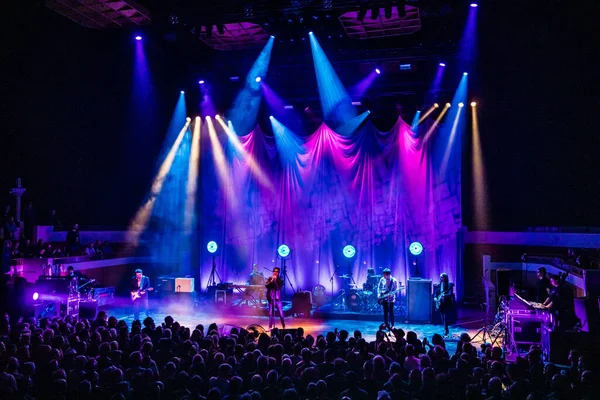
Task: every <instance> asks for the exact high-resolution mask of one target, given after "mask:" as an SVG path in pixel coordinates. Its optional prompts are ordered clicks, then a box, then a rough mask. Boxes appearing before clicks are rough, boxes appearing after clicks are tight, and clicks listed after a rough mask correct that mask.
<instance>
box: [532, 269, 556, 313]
mask: <svg viewBox="0 0 600 400" xmlns="http://www.w3.org/2000/svg"><path fill="white" fill-rule="evenodd" d="M537 278H538V281H537V285H536V290H535V302H536V303H541V304H543V303H545V302H546V300H547V299H548V297H549V295H550V292H551V291H552V289H553V288H552V285H551V284H550V279H548V277H547V273H546V268H544V267H539V268H538V269H537Z"/></svg>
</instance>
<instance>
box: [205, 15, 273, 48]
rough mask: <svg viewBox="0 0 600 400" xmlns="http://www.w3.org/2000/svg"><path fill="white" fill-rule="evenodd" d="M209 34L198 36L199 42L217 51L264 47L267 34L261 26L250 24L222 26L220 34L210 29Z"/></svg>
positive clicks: (238, 23) (240, 23)
mask: <svg viewBox="0 0 600 400" xmlns="http://www.w3.org/2000/svg"><path fill="white" fill-rule="evenodd" d="M210 29H211V31H210V34H209V33H208V32H207V34H206V35H205V36H204V35H203V36H200V40H202V41H203V42H204V43H206V44H207V45H209V46H210V47H212V48H214V49H217V50H240V49H248V48H252V47H256V46H259V45H264V44H265V43H267V40H268V39H269V36H270V35H269V33H267V31H265V30H264V29H263V27H262V26H260V25H258V24H254V23H251V22H236V23H230V24H223V30H222V33H221V32H218V30H217V29H216V28H215V27H214V26H211V27H210Z"/></svg>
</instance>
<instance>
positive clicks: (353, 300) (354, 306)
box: [346, 292, 364, 311]
mask: <svg viewBox="0 0 600 400" xmlns="http://www.w3.org/2000/svg"><path fill="white" fill-rule="evenodd" d="M363 303H364V299H363V298H362V296H361V295H360V293H358V292H356V293H350V294H348V295H347V296H346V306H347V307H348V309H350V310H351V311H362V308H363Z"/></svg>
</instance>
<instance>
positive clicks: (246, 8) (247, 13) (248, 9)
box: [244, 3, 254, 18]
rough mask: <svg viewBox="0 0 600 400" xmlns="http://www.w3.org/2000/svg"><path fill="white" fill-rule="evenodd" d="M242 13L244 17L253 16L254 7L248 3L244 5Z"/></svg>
mask: <svg viewBox="0 0 600 400" xmlns="http://www.w3.org/2000/svg"><path fill="white" fill-rule="evenodd" d="M244 15H245V16H246V18H252V17H254V8H253V7H252V3H248V4H246V5H245V6H244Z"/></svg>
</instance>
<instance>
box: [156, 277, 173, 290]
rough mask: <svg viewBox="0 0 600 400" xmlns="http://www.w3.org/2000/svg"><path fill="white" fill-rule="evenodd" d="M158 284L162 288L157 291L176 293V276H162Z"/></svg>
mask: <svg viewBox="0 0 600 400" xmlns="http://www.w3.org/2000/svg"><path fill="white" fill-rule="evenodd" d="M157 286H158V287H159V288H160V289H158V290H157V291H159V292H160V293H174V292H175V278H172V277H170V276H161V277H159V278H158V284H157Z"/></svg>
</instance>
